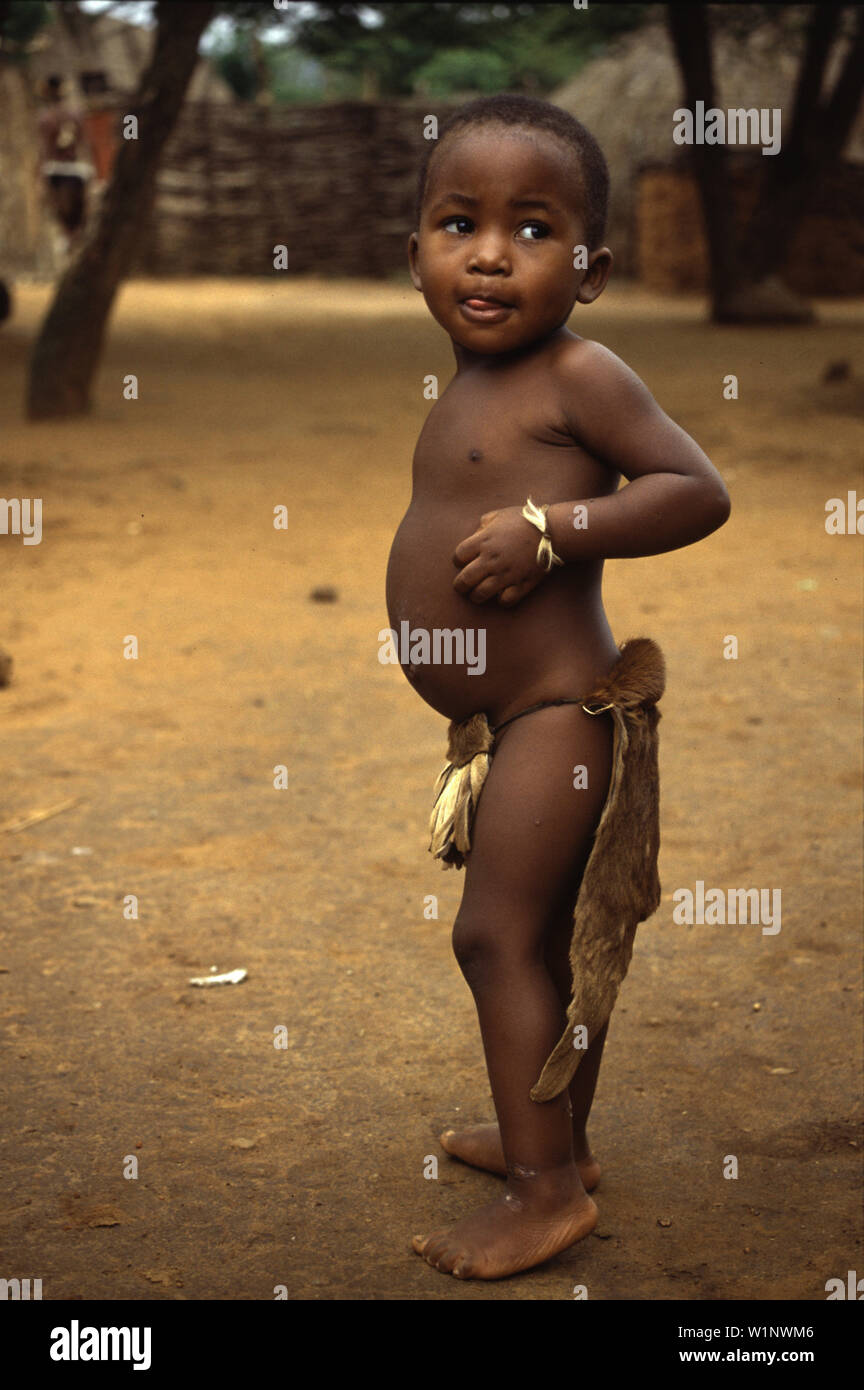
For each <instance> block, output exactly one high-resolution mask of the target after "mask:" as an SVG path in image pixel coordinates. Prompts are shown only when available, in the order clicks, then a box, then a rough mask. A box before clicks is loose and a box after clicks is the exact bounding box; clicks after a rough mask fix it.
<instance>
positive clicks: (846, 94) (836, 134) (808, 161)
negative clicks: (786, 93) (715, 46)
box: [668, 4, 864, 323]
mask: <svg viewBox="0 0 864 1390" xmlns="http://www.w3.org/2000/svg"><path fill="white" fill-rule="evenodd" d="M843 8H844V7H843V6H842V5H834V4H829V5H814V6H813V9H812V11H811V17H810V26H809V30H808V34H807V43H806V47H805V51H804V56H803V59H802V62H801V68H800V71H799V74H798V81H797V83H796V88H795V96H794V101H793V107H792V120H791V125H790V128H789V130H788V131H787V132H786V133H785V135H784V137H783V144H782V148H781V150H780V153H779V154H777V155H772V156H770V157H767V156H766V157H764V158H763V166H764V167H763V170H762V181H761V186H760V189H759V194H758V197H757V202H756V208H755V210H754V212H753V214H752V216H751V218H750V221H749V222H748V224H747V227H746V228H745V230H744V233H743V235H742V237H741V239H740V242H739V241H738V240H737V238H736V236H735V230H734V223H733V218H732V213H731V209H732V193H731V186H730V179H729V174H728V164H727V158H726V149H725V147H724V146H723V145H711V146H707V145H701V146H700V145H694V146H693V147H692V150H691V157H692V165H693V169H694V173H695V176H696V181H697V184H698V187H699V197H700V202H701V205H702V214H703V221H704V223H705V236H706V240H707V242H708V258H709V267H710V280H711V317H712V319H713V320H714V322H715V323H778V322H782V323H807V322H809V321H810V320H812V319H813V317H814V315H813V311H812V309H811V308H810V306H809V305H808V304H807V302H806V301H805V300H804V299H802V298H801V297H800V295H797V294H796V293H795V292H794V291H793V290H791V289H790V288H789V287H788V286H787V285H785V284H784V283H783V280H782V278H781V272H782V269H783V266H784V264H785V262H786V258H787V256H788V254H789V249H790V246H791V244H792V238H793V236H794V235H795V232H796V231H797V229H798V227H799V226H800V223H801V219H802V217H803V216H804V214H805V213H806V211H807V208H808V206H810V204H811V202H812V198H813V193H814V190H815V189H816V188H817V187H818V184H819V181H820V179H821V178H822V177H823V176H824V174H825V173H826V172H827V171H828V170H829V169H830V168H831V166H832V164H833V163H834V162H835V161H836V160H837V159H838V158H839V157H840V155H841V153H842V151H843V146H844V145H845V143H846V140H847V138H848V136H849V132H850V130H851V129H852V125H853V123H854V120H855V117H856V115H857V113H858V107H859V105H860V101H861V93H862V89H864V11H862V10H861V9H859V10H858V15H857V21H856V32H855V37H854V39H853V41H852V43H851V45H850V48H849V52H848V54H847V56H846V59H845V60H844V63H843V68H842V70H841V73H840V76H839V77H838V79H837V82H836V84H835V87H834V91H833V92H832V93H831V95H830V96H829V97H828V98H827V100H826V101H824V102H821V91H822V83H823V78H824V74H825V68H826V64H827V61H828V57H829V54H830V51H831V46H832V43H833V42H834V38H835V36H836V32H837V29H838V26H839V22H840V18H841V15H842V11H843ZM668 17H669V30H670V34H671V36H672V42H673V44H674V47H675V53H676V57H677V59H678V64H679V67H680V69H681V73H682V76H683V79H684V89H685V97H686V101H687V103H688V105H689V106H690V107H691V109H693V108H695V103H696V101H697V100H701V101H704V102H705V107H706V110H707V109H708V107H709V106H714V105H716V102H715V100H714V84H713V80H712V71H711V43H710V35H709V31H708V23H707V19H706V7H705V5H702V4H699V5H687V4H671V5H669V7H668Z"/></svg>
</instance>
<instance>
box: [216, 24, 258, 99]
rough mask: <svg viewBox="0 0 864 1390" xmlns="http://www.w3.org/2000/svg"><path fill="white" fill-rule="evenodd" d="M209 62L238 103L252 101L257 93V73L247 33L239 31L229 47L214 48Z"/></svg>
mask: <svg viewBox="0 0 864 1390" xmlns="http://www.w3.org/2000/svg"><path fill="white" fill-rule="evenodd" d="M210 61H211V62H212V64H213V66H214V67H215V69H216V71H217V72H218V74H219V76H220V77H221V78H222V80H223V81H224V82H227V84H228V86H229V87H230V88H231V90H232V92H233V93H234V95H235V96H236V97H237V98H238V99H239V100H240V101H252V100H253V99H254V97H255V93H256V92H257V91H258V73H257V71H256V68H255V60H254V58H253V56H252V45H251V42H250V38H249V34H248V32H246V31H244V30H242V29H240V30H237V32H236V33H235V34H234V38H233V41H232V42H231V44H230V45H228V46H227V47H223V48H214V49H213V51H212V52H211V54H210Z"/></svg>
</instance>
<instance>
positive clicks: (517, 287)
mask: <svg viewBox="0 0 864 1390" xmlns="http://www.w3.org/2000/svg"><path fill="white" fill-rule="evenodd" d="M608 190H609V175H608V171H607V168H606V161H605V159H604V158H603V153H602V151H601V149H600V147H599V145H598V144H597V141H596V140H595V139H594V137H593V136H592V135H591V134H590V132H589V131H587V130H586V129H585V127H584V126H583V125H582V124H581V123H580V122H579V121H577V120H576V119H575V117H573V116H570V115H568V114H567V112H565V111H562V110H560V109H559V108H558V107H556V106H552V105H551V104H550V103H549V102H545V101H538V100H536V99H534V98H532V97H522V96H495V97H481V98H480V99H479V100H477V101H472V102H470V103H469V104H468V105H467V106H463V107H460V109H459V110H458V111H456V112H455V113H454V114H453V115H452V116H451V117H450V119H449V120H448V121H447V122H446V123H445V124H444V125H443V126H442V128H441V130H440V132H439V137H438V140H437V141H436V142H435V143H434V144H433V145H432V146H431V147H430V150H429V152H428V153H427V155H426V157H425V159H424V161H423V165H422V167H421V170H420V175H419V179H418V188H417V208H416V210H417V231H416V232H415V233H414V234H413V235H412V237H411V239H410V242H409V259H410V263H411V270H412V279H413V280H414V284H415V285H416V286H417V288H418V289H422V291H423V294H424V297H425V298H426V302H427V304H428V305H429V308H430V310H431V311H432V313H433V315H434V316H435V318H436V319H437V320H438V322H439V323H441V325H442V327H444V328H446V329H447V331H448V332H449V333H450V335H451V337H452V338H454V340H455V341H457V342H459V343H462V344H463V345H464V346H465V347H467V348H470V349H472V350H474V351H477V352H481V353H500V352H505V351H509V350H512V349H513V348H517V347H524V346H526V345H527V344H529V343H531V342H533V341H535V340H537V339H538V338H540V337H543V336H545V335H548V333H550V332H552V331H554V330H555V329H556V328H558V327H560V326H561V324H563V323H566V321H567V319H568V317H569V315H570V312H571V310H572V308H573V305H574V303H575V302H576V301H577V300H578V301H579V302H581V303H590V302H591V300H593V299H596V297H597V295H598V294H599V293H600V291H601V290H602V289H603V286H604V285H605V283H606V279H607V278H608V274H609V268H610V265H611V260H612V257H611V253H610V252H609V251H608V250H607V249H606V248H605V247H603V246H602V244H601V243H602V238H603V232H604V229H605V222H606V204H607V199H608ZM575 248H584V250H581V251H577V250H576V249H575ZM574 260H575V261H576V265H574ZM585 262H587V264H586V263H585ZM472 295H473V296H480V297H486V298H494V299H497V300H499V301H500V303H501V304H502V305H503V306H504V307H505V308H506V309H507V310H508V312H506V313H501V314H497V315H496V314H495V313H494V312H493V311H489V312H485V313H484V312H482V310H481V309H479V308H477V307H476V303H477V301H475V308H472V307H471V305H470V304H468V306H467V307H466V300H470V299H471V297H472Z"/></svg>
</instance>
